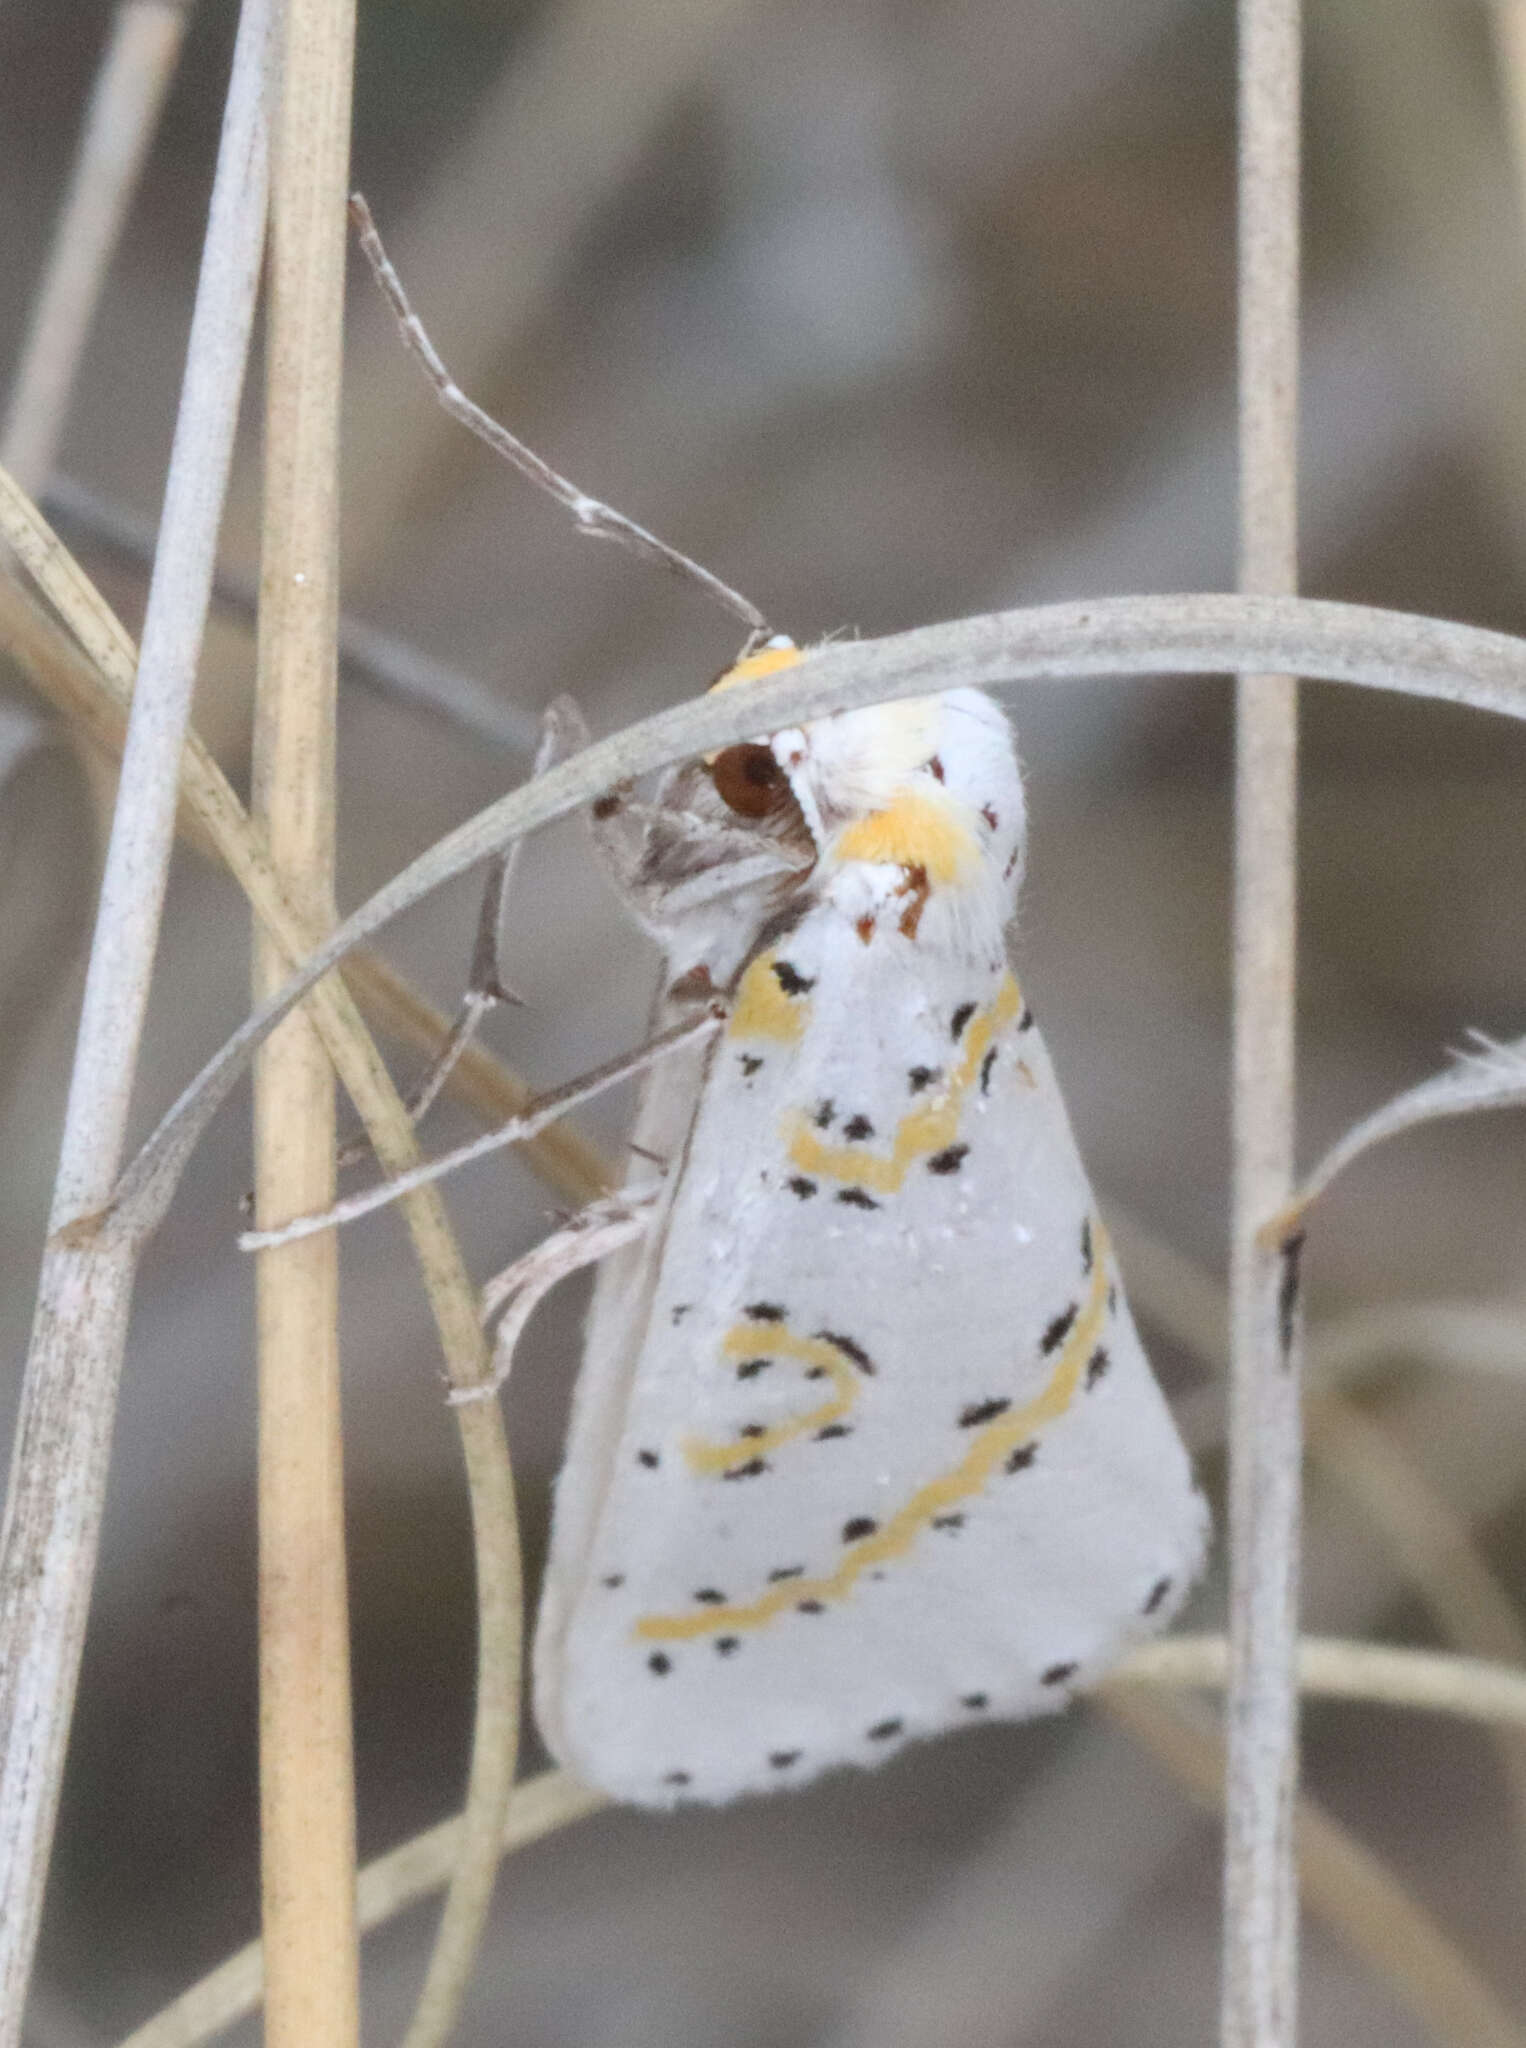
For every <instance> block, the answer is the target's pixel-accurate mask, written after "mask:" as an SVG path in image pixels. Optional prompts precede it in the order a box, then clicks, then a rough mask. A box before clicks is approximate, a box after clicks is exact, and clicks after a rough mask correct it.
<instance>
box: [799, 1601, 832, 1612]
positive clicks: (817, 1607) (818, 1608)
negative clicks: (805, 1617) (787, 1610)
mask: <svg viewBox="0 0 1526 2048" xmlns="http://www.w3.org/2000/svg"><path fill="white" fill-rule="evenodd" d="M826 1611H827V1609H826V1602H825V1601H823V1600H797V1601H796V1602H795V1612H796V1613H797V1614H825V1613H826Z"/></svg>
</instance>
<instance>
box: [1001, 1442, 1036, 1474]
mask: <svg viewBox="0 0 1526 2048" xmlns="http://www.w3.org/2000/svg"><path fill="white" fill-rule="evenodd" d="M1038 1454H1039V1447H1038V1445H1037V1444H1019V1445H1018V1447H1017V1449H1016V1450H1015V1451H1012V1452H1010V1453H1009V1454H1008V1457H1007V1466H1006V1469H1007V1470H1008V1471H1009V1472H1026V1471H1027V1469H1028V1467H1029V1466H1030V1465H1031V1464H1032V1463H1033V1461H1034V1459H1035V1458H1036V1457H1037V1456H1038Z"/></svg>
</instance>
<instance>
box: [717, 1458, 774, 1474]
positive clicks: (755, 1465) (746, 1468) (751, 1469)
mask: <svg viewBox="0 0 1526 2048" xmlns="http://www.w3.org/2000/svg"><path fill="white" fill-rule="evenodd" d="M767 1470H768V1466H767V1465H766V1464H765V1462H764V1461H763V1459H762V1458H749V1459H748V1460H747V1462H746V1464H745V1465H728V1466H727V1467H726V1469H725V1471H724V1472H723V1473H722V1474H721V1477H722V1479H757V1478H759V1477H760V1476H761V1475H762V1474H763V1473H765V1472H766V1471H767Z"/></svg>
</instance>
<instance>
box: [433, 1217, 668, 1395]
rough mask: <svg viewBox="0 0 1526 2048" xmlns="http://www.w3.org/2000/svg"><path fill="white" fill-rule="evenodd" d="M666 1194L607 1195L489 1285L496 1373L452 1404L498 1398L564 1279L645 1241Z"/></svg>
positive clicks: (486, 1310) (458, 1391)
mask: <svg viewBox="0 0 1526 2048" xmlns="http://www.w3.org/2000/svg"><path fill="white" fill-rule="evenodd" d="M660 1192H661V1189H660V1187H658V1186H651V1187H645V1188H637V1189H634V1190H631V1189H626V1190H623V1191H622V1192H621V1193H620V1194H618V1195H606V1196H605V1197H604V1198H603V1200H602V1201H598V1202H590V1203H589V1205H588V1207H587V1208H586V1209H579V1210H578V1211H577V1213H576V1215H574V1216H570V1217H569V1218H568V1220H567V1221H566V1223H564V1224H563V1225H562V1227H561V1229H560V1230H557V1231H553V1232H552V1234H551V1236H550V1237H548V1238H544V1239H543V1240H542V1241H541V1243H539V1244H538V1245H537V1246H536V1247H535V1249H534V1251H532V1252H527V1253H526V1254H525V1256H524V1257H523V1258H522V1259H516V1260H515V1262H514V1264H513V1265H512V1266H507V1267H505V1269H504V1270H503V1272H501V1273H499V1274H497V1275H496V1276H495V1278H493V1279H491V1280H489V1281H488V1283H487V1285H486V1286H485V1287H484V1288H483V1290H482V1296H481V1301H480V1304H479V1306H480V1311H481V1316H482V1320H483V1322H484V1323H487V1322H489V1321H491V1319H492V1318H493V1317H494V1316H497V1317H498V1327H497V1329H496V1331H495V1332H494V1334H493V1362H492V1370H491V1371H490V1373H489V1375H488V1377H487V1378H486V1379H485V1380H483V1381H482V1382H481V1384H480V1385H478V1386H475V1387H458V1388H455V1389H453V1390H452V1392H451V1393H450V1394H449V1395H448V1396H447V1399H448V1400H449V1401H450V1402H451V1403H452V1404H453V1405H457V1406H459V1405H460V1404H461V1403H463V1402H466V1401H485V1400H487V1399H488V1397H489V1396H490V1395H492V1394H495V1393H497V1391H498V1389H499V1388H500V1387H501V1386H502V1385H503V1383H504V1381H505V1380H506V1379H507V1378H508V1376H509V1369H510V1367H511V1366H512V1364H513V1362H514V1353H515V1351H516V1350H517V1349H518V1347H519V1340H520V1338H521V1336H523V1334H524V1328H525V1325H526V1323H528V1322H529V1320H530V1317H531V1316H532V1315H533V1314H534V1312H535V1309H536V1307H537V1306H538V1305H539V1303H540V1301H541V1299H542V1298H543V1297H544V1296H545V1295H547V1294H549V1293H550V1291H551V1289H552V1288H553V1287H555V1286H556V1284H557V1282H558V1281H559V1280H565V1279H567V1278H568V1277H569V1276H570V1275H571V1274H573V1273H576V1272H578V1271H580V1270H581V1268H582V1267H584V1266H591V1265H593V1264H594V1263H595V1262H596V1261H597V1260H599V1259H602V1258H605V1257H607V1256H608V1254H609V1253H610V1252H614V1251H618V1250H619V1249H620V1247H621V1246H622V1245H627V1244H630V1243H632V1242H633V1241H634V1240H635V1239H636V1238H638V1237H640V1236H642V1235H643V1234H644V1232H645V1231H646V1230H647V1228H648V1227H649V1225H650V1223H651V1220H652V1211H653V1209H654V1208H655V1207H656V1203H657V1197H658V1195H659V1193H660Z"/></svg>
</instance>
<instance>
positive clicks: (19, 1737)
mask: <svg viewBox="0 0 1526 2048" xmlns="http://www.w3.org/2000/svg"><path fill="white" fill-rule="evenodd" d="M269 44H270V9H269V7H268V5H267V4H266V0H246V4H245V7H244V10H243V14H242V16H241V18H240V24H239V34H238V42H237V46H236V48H235V53H234V63H233V72H232V77H231V79H230V83H229V91H228V104H227V110H226V114H225V117H224V124H223V134H222V140H221V143H220V146H219V153H218V164H217V173H216V177H215V180H214V185H213V194H212V203H211V212H210V218H209V222H208V230H207V242H206V250H205V254H204V258H203V264H202V272H201V278H200V281H199V283H198V287H197V297H196V308H195V313H194V315H193V319H192V329H191V340H190V345H189V349H188V354H187V365H186V378H185V385H184V389H183V392H182V398H181V409H180V414H179V418H178V420H177V423H176V432H175V444H174V450H173V454H172V458H171V465H170V475H169V481H168V488H167V494H166V502H165V514H164V527H163V531H164V544H163V548H162V550H161V554H160V559H159V562H158V564H157V565H156V570H155V575H154V580H153V585H152V588H151V590H150V595H149V610H148V617H147V621H146V624H145V649H144V657H143V663H142V676H141V681H140V684H139V687H138V691H137V695H136V698H135V701H134V705H133V713H132V718H131V720H130V723H129V728H128V734H127V741H126V750H125V753H124V757H123V771H122V784H121V798H120V801H119V803H118V806H117V811H116V816H115V818H114V820H113V823H112V832H111V840H110V845H109V847H108V851H107V858H106V870H105V875H104V879H103V884H102V890H101V900H100V905H99V909H98V912H97V919H96V932H95V940H94V943H93V945H92V949H91V958H90V967H89V972H88V976H87V979H86V986H85V998H84V1006H83V1011H82V1014H81V1019H80V1027H79V1036H78V1041H77V1046H76V1054H75V1067H74V1073H73V1077H72V1079H71V1083H70V1092H69V1103H68V1108H67V1111H66V1116H65V1126H64V1134H63V1141H62V1147H61V1154H60V1162H59V1172H58V1179H57V1182H56V1185H55V1189H54V1198H53V1208H52V1212H51V1217H50V1236H49V1242H48V1248H47V1251H46V1252H45V1254H44V1260H43V1272H42V1277H41V1281H40V1284H39V1294H38V1307H37V1313H36V1320H35V1323H34V1326H33V1338H32V1348H31V1353H30V1355H29V1358H28V1361H27V1369H26V1377H25V1379H24V1382H23V1387H22V1398H21V1413H20V1417H19V1420H18V1423H17V1429H16V1437H15V1443H14V1448H13V1451H12V1463H11V1477H10V1485H9V1489H8V1493H7V1498H6V1510H5V1521H4V1527H3V1530H0V2042H3V2043H5V2044H6V2048H9V2044H11V2043H13V2042H15V2041H16V2040H17V2039H18V2037H19V2033H20V2028H21V2016H22V2007H23V2003H24V2000H25V1996H26V1986H27V1979H28V1976H29V1973H30V1969H31V1961H32V1954H33V1949H34V1946H35V1942H36V1935H37V1926H38V1920H39V1915H40V1910H41V1901H42V1889H43V1883H44V1877H45V1872H46V1865H47V1856H48V1849H49V1845H50V1842H51V1837H52V1831H53V1822H54V1817H55V1814H56V1811H57V1800H58V1787H59V1780H60V1777H61V1774H62V1768H63V1755H64V1745H65V1741H66V1738H67V1734H68V1726H69V1718H70V1711H71V1707H72V1703H73V1695H74V1687H75V1682H76V1678H77V1674H78V1667H79V1654H80V1647H81V1643H82V1640H83V1635H84V1625H85V1615H86V1609H87V1606H88V1601H89V1591H90V1582H91V1578H92V1576H93V1571H94V1563H95V1551H96V1545H97V1541H98V1537H99V1530H100V1515H101V1507H102V1502H103V1498H104V1494H105V1485H106V1468H107V1463H108V1458H109V1447H110V1435H111V1425H112V1420H113V1417H114V1414H115V1406H116V1388H117V1380H118V1376H119V1372H120V1367H121V1359H122V1349H123V1343H124V1340H125V1336H126V1320H127V1311H128V1307H129V1304H130V1300H131V1294H132V1280H133V1273H134V1268H135V1265H136V1260H137V1253H138V1249H139V1247H138V1245H137V1244H136V1243H135V1242H134V1241H133V1240H132V1238H131V1236H130V1235H125V1234H118V1233H113V1232H111V1231H106V1232H103V1233H100V1234H98V1235H97V1234H94V1233H82V1234H80V1235H79V1236H69V1235H66V1234H65V1233H66V1231H67V1230H68V1226H70V1225H72V1224H75V1223H76V1222H77V1221H78V1220H79V1219H80V1218H82V1217H85V1216H88V1215H90V1214H92V1213H93V1212H95V1211H97V1210H98V1209H99V1207H100V1200H101V1196H102V1194H103V1192H105V1191H107V1190H109V1189H110V1187H111V1185H112V1182H113V1181H114V1179H115V1177H116V1174H117V1169H118V1164H119V1161H120V1157H121V1151H122V1144H123V1139H124V1135H125V1130H126V1122H127V1115H128V1109H129V1103H130V1095H131V1088H132V1077H133V1073H134V1069H135V1067H136V1063H137V1050H138V1042H139V1037H140V1034H141V1030H142V1023H143V1014H144V1009H145V1005H146V1002H147V996H148V984H149V978H150V975H151V972H152V967H153V958H154V952H155V948H156V944H157V939H158V929H159V918H160V911H161V907H162V904H163V900H164V888H165V882H166V878H167V874H168V865H169V854H170V847H171V843H172V840H173V834H174V822H175V803H176V789H177V777H178V768H179V761H180V751H181V745H182V739H183V735H184V732H185V728H186V724H187V720H188V717H189V712H190V699H191V688H192V683H193V680H194V676H195V666H196V654H197V650H198V648H199V645H200V637H201V630H202V625H203V622H204V619H205V615H206V602H207V593H208V591H209V589H210V584H211V570H212V561H211V558H212V550H213V547H214V545H215V533H216V519H215V516H214V517H212V518H210V519H209V517H208V508H209V507H210V508H212V509H213V511H214V513H215V509H216V508H217V507H218V506H220V504H221V502H222V497H223V490H224V485H225V482H226V476H227V467H228V461H229V457H230V454H231V449H232V439H233V430H234V425H235V421H236V418H237V413H238V401H239V394H240V391H241V388H242V384H243V371H244V361H245V356H246V352H247V347H248V337H249V330H250V325H251V322H252V319H253V306H254V293H255V287H256V283H257V279H258V274H259V254H260V246H261V241H262V237H263V230H264V218H265V166H266V126H265V118H266V106H267V100H268V60H269Z"/></svg>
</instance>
